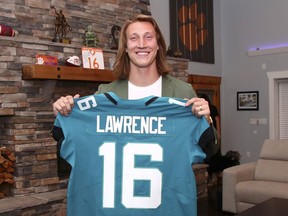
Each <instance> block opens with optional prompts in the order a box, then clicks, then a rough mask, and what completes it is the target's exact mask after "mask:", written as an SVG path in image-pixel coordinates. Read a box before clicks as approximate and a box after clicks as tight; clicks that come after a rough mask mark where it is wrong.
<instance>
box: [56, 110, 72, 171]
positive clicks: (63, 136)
mask: <svg viewBox="0 0 288 216" xmlns="http://www.w3.org/2000/svg"><path fill="white" fill-rule="evenodd" d="M68 118H69V117H64V116H62V115H61V114H58V115H57V117H56V119H55V121H54V126H53V129H52V137H53V138H54V139H55V140H56V141H57V145H58V146H60V156H61V157H62V158H63V159H64V160H66V161H67V162H68V163H69V164H70V165H71V166H73V164H74V161H75V159H74V152H75V143H74V142H72V141H71V140H70V136H69V133H70V132H69V127H67V126H65V125H69V123H68V124H67V123H66V122H68Z"/></svg>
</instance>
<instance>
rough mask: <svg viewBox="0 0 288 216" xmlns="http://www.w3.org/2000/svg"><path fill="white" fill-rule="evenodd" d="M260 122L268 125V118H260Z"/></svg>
mask: <svg viewBox="0 0 288 216" xmlns="http://www.w3.org/2000/svg"><path fill="white" fill-rule="evenodd" d="M258 123H259V124H262V125H266V124H267V119H266V118H259V119H258Z"/></svg>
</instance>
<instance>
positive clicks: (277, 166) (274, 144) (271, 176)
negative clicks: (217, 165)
mask: <svg viewBox="0 0 288 216" xmlns="http://www.w3.org/2000/svg"><path fill="white" fill-rule="evenodd" d="M272 197H278V198H286V199H288V140H287V139H286V140H271V139H267V140H265V141H264V144H263V146H262V149H261V152H260V156H259V159H258V160H257V161H255V162H250V163H244V164H241V165H238V166H234V167H230V168H227V169H224V171H223V182H222V210H223V211H225V212H231V213H239V212H242V211H244V210H246V209H248V208H250V207H252V206H254V205H256V204H258V203H261V202H263V201H265V200H267V199H270V198H272Z"/></svg>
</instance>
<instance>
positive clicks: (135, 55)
mask: <svg viewBox="0 0 288 216" xmlns="http://www.w3.org/2000/svg"><path fill="white" fill-rule="evenodd" d="M126 38H127V43H126V45H127V48H126V52H127V53H128V55H129V58H130V66H131V69H132V68H135V67H136V68H147V67H150V66H155V67H156V55H157V51H158V49H159V46H158V43H157V36H156V32H155V30H154V28H153V26H152V24H151V23H149V22H135V23H132V24H130V25H129V26H128V28H127V31H126Z"/></svg>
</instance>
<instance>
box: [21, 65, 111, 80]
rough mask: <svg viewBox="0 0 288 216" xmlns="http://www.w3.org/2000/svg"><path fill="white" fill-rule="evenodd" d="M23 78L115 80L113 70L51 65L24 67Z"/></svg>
mask: <svg viewBox="0 0 288 216" xmlns="http://www.w3.org/2000/svg"><path fill="white" fill-rule="evenodd" d="M22 77H23V79H24V80H33V79H53V80H77V81H90V82H111V81H114V80H115V77H114V75H113V74H112V71H111V70H100V69H99V70H98V69H86V68H82V67H69V66H50V65H23V66H22Z"/></svg>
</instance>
